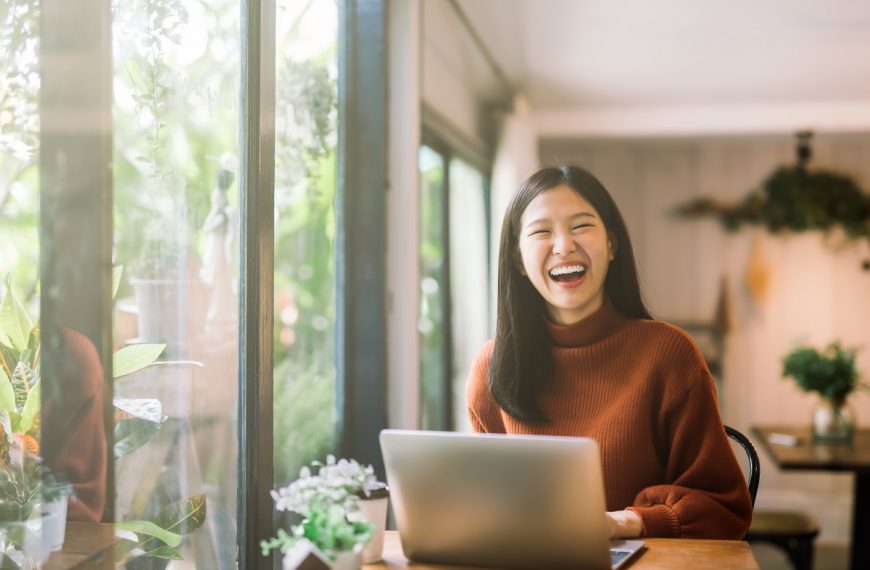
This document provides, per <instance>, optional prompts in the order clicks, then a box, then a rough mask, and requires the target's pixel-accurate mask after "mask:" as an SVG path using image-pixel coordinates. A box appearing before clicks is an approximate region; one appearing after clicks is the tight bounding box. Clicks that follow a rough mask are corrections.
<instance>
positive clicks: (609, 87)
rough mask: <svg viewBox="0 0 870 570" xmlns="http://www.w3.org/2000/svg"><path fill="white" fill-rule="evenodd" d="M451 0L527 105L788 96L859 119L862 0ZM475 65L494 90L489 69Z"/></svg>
mask: <svg viewBox="0 0 870 570" xmlns="http://www.w3.org/2000/svg"><path fill="white" fill-rule="evenodd" d="M459 4H460V6H461V8H462V10H463V11H464V12H465V13H466V14H467V16H468V17H469V19H470V20H471V22H472V25H473V26H474V28H476V29H477V31H478V32H479V34H480V35H481V37H482V39H483V41H484V42H485V44H486V45H487V47H488V48H489V50H490V51H491V52H492V54H493V55H494V56H495V59H496V60H497V61H498V62H499V64H500V65H501V67H502V68H503V69H504V71H505V72H506V74H507V75H508V77H509V79H510V81H511V83H512V84H513V86H514V88H515V89H516V90H517V91H519V92H522V93H524V94H525V95H526V96H527V98H528V100H529V103H530V106H531V107H532V109H534V110H535V111H536V112H539V114H544V115H546V114H547V113H550V114H551V116H553V117H555V116H563V117H566V116H567V115H565V113H575V114H576V113H582V112H584V110H586V111H587V112H588V110H590V109H596V110H599V111H601V112H604V113H611V114H612V113H613V112H614V110H617V109H634V110H637V109H675V108H693V109H696V110H703V109H712V108H716V109H726V108H730V109H736V108H745V109H749V108H752V109H754V110H755V112H756V113H757V114H760V115H764V114H765V113H766V111H765V109H768V108H773V106H779V107H780V108H781V107H782V106H783V105H785V106H786V108H788V106H789V105H790V106H791V108H793V109H794V110H795V112H797V110H798V109H803V110H806V109H815V110H816V111H817V112H821V114H822V115H824V114H825V110H827V113H828V114H830V113H831V112H836V111H837V108H838V107H839V112H840V114H841V115H844V116H845V117H846V120H851V121H858V122H860V121H863V120H866V121H867V124H868V125H870V1H868V0H765V1H758V0H754V1H750V0H730V1H723V0H622V1H620V0H459ZM481 74H482V75H483V76H485V77H487V78H488V79H485V80H483V82H482V83H483V85H484V88H485V91H486V92H487V94H488V95H489V96H490V97H493V98H497V97H498V95H499V92H500V91H501V92H503V91H502V90H501V89H500V88H499V84H498V81H497V80H496V78H495V76H494V75H493V74H492V73H491V72H490V71H489V70H488V69H486V68H483V67H481ZM846 109H848V110H849V113H848V114H846V113H845V111H844V110H846ZM854 111H857V112H858V114H859V115H860V114H862V113H865V112H866V115H867V118H866V119H864V118H859V117H856V116H855V112H854ZM699 112H700V113H701V114H703V111H699ZM559 113H562V115H559ZM817 114H818V113H817ZM725 115H726V116H727V115H728V114H727V113H725ZM811 115H812V113H810V115H807V117H810V116H811ZM848 117H854V118H852V119H849V118H848ZM587 118H588V117H587ZM842 118H843V117H841V119H842ZM810 126H811V125H810ZM865 126H866V125H865Z"/></svg>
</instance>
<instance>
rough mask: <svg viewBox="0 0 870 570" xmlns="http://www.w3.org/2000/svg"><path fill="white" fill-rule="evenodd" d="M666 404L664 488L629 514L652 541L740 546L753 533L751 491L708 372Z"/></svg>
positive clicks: (650, 492) (648, 492)
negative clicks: (695, 540)
mask: <svg viewBox="0 0 870 570" xmlns="http://www.w3.org/2000/svg"><path fill="white" fill-rule="evenodd" d="M690 380H692V381H690V382H689V383H688V385H684V386H681V387H680V389H678V390H674V391H673V392H672V393H674V396H673V397H672V398H670V401H668V400H667V399H666V400H665V401H664V402H663V404H664V408H663V410H662V412H663V416H662V422H663V425H662V426H661V427H662V428H663V429H665V430H666V434H665V435H666V437H667V440H666V441H667V442H669V443H668V444H666V449H667V455H666V458H665V461H666V463H665V478H664V480H665V482H666V483H665V484H661V485H655V486H652V487H647V488H645V489H642V490H641V491H640V492H639V493H638V494H637V496H636V498H635V500H634V503H633V505H632V506H631V507H629V509H630V510H633V511H634V512H636V513H637V514H638V515H640V517H641V520H642V521H643V534H644V536H648V537H665V538H670V537H683V538H717V539H732V540H739V539H741V538H743V536H744V535H745V534H746V531H747V530H748V529H749V523H750V522H751V520H752V502H751V499H750V496H749V489H748V487H747V485H746V481H745V480H744V478H743V474H742V473H741V471H740V466H739V465H738V463H737V459H736V458H735V457H734V452H733V451H732V450H731V446H730V444H729V443H728V439H727V435H726V434H725V428H724V426H723V425H722V420H721V418H720V416H719V410H718V407H717V405H716V395H715V390H714V387H713V379H712V378H711V377H710V374H709V372H708V371H707V369H706V366H703V365H701V366H700V370H698V371H697V373H696V374H695V375H694V377H693V378H690Z"/></svg>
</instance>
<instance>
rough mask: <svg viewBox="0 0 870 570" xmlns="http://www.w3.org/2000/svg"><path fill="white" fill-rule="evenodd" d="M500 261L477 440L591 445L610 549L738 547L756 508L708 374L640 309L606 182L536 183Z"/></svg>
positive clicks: (681, 337)
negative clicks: (689, 541) (613, 544)
mask: <svg viewBox="0 0 870 570" xmlns="http://www.w3.org/2000/svg"><path fill="white" fill-rule="evenodd" d="M498 263H499V267H498V313H497V325H496V338H495V339H494V340H491V341H489V343H487V344H486V345H485V346H484V347H483V349H482V350H481V351H480V353H479V354H478V356H477V358H476V360H475V362H474V365H473V366H472V371H471V374H470V378H469V384H468V394H467V395H468V412H469V416H470V418H471V423H472V426H473V428H474V429H475V431H478V432H491V433H509V434H537V435H561V436H583V437H590V438H592V439H595V440H596V441H597V442H598V445H599V447H600V449H601V461H602V469H603V472H604V485H605V490H606V499H607V510H608V513H607V518H608V521H609V524H610V530H611V536H612V537H613V538H630V537H637V536H647V537H694V538H722V539H740V538H742V537H743V535H744V534H745V532H746V530H747V529H748V527H749V522H750V520H751V518H752V504H751V501H750V498H749V491H748V489H747V486H746V483H745V481H744V479H743V476H742V474H741V472H740V468H739V466H738V464H737V461H736V459H735V458H734V454H733V452H732V451H731V447H730V445H729V443H728V440H727V436H726V435H725V430H724V428H723V425H722V420H721V418H720V417H719V411H718V408H717V405H716V395H715V391H714V387H713V381H712V378H711V376H710V372H709V370H708V369H707V366H706V365H705V363H704V360H703V358H702V357H701V354H700V352H699V351H698V348H697V347H696V346H695V344H694V343H693V342H692V340H691V339H690V338H689V337H688V335H686V333H684V332H683V331H681V330H680V329H678V328H676V327H673V326H671V325H668V324H666V323H662V322H657V321H654V320H652V317H651V316H650V314H649V312H648V311H647V309H646V308H645V307H644V304H643V301H642V299H641V294H640V287H639V284H638V279H637V270H636V268H635V262H634V254H633V252H632V249H631V242H630V241H629V237H628V231H627V230H626V227H625V223H624V222H623V220H622V216H621V215H620V213H619V210H618V209H617V207H616V204H615V203H614V202H613V199H612V198H611V197H610V195H609V194H608V192H607V190H605V188H604V187H603V186H602V185H601V183H600V182H599V181H598V180H596V179H595V177H593V176H592V175H591V174H590V173H588V172H586V171H585V170H583V169H580V168H576V167H572V166H562V167H559V168H544V169H542V170H540V171H538V172H536V173H535V174H534V175H532V176H531V177H530V178H529V179H528V180H526V182H525V183H524V184H523V185H522V187H521V188H520V189H519V191H518V192H517V194H516V195H515V196H514V197H513V200H512V202H511V203H510V205H509V206H508V209H507V212H506V213H505V217H504V222H503V225H502V234H501V243H500V250H499V260H498Z"/></svg>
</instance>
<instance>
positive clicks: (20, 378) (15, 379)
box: [12, 361, 39, 410]
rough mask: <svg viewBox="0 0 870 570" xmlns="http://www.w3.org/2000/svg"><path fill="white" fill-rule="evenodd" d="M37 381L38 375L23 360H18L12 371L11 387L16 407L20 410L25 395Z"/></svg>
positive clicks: (22, 406) (25, 397)
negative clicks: (13, 391)
mask: <svg viewBox="0 0 870 570" xmlns="http://www.w3.org/2000/svg"><path fill="white" fill-rule="evenodd" d="M38 383H39V377H38V376H37V375H36V372H34V371H33V369H31V368H30V367H29V366H28V365H27V364H26V363H25V362H23V361H22V362H19V363H18V364H17V365H16V366H15V370H14V371H13V372H12V389H13V390H15V405H16V406H17V408H16V409H18V410H22V409H23V408H24V403H25V402H26V401H27V396H28V394H30V391H31V390H33V387H34V386H35V385H36V384H38Z"/></svg>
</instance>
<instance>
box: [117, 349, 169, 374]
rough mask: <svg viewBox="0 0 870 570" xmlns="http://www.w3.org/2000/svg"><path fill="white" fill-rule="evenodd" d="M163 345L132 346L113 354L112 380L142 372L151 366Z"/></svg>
mask: <svg viewBox="0 0 870 570" xmlns="http://www.w3.org/2000/svg"><path fill="white" fill-rule="evenodd" d="M165 348H166V345H165V344H133V345H130V346H125V347H124V348H122V349H120V350H118V351H117V352H115V354H114V357H113V364H112V378H121V377H122V376H128V375H130V374H132V373H134V372H138V371H139V370H142V369H143V368H145V367H146V366H149V365H150V364H152V363H153V362H154V361H155V360H157V357H158V356H160V353H161V352H163V349H165Z"/></svg>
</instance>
